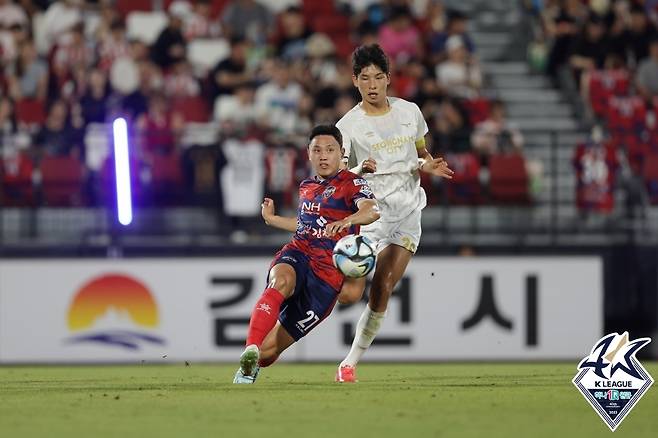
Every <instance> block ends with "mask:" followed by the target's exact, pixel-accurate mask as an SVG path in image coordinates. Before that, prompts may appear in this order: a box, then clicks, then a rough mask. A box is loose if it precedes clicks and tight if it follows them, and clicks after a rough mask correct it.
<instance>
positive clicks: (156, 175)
mask: <svg viewBox="0 0 658 438" xmlns="http://www.w3.org/2000/svg"><path fill="white" fill-rule="evenodd" d="M148 161H150V163H151V166H150V168H151V184H150V192H151V197H152V200H153V202H154V203H155V204H157V205H176V204H178V203H180V201H181V199H182V195H183V184H184V179H183V170H182V163H181V160H180V157H179V155H178V154H176V153H172V154H169V155H160V154H153V155H152V156H150V158H149V160H148Z"/></svg>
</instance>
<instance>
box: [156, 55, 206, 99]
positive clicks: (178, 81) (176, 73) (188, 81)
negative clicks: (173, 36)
mask: <svg viewBox="0 0 658 438" xmlns="http://www.w3.org/2000/svg"><path fill="white" fill-rule="evenodd" d="M164 91H165V93H166V94H167V96H169V97H173V98H176V97H193V96H198V95H199V93H200V92H201V87H200V86H199V81H197V79H196V78H195V77H194V74H193V73H192V66H191V65H190V63H189V62H187V61H186V60H185V59H183V60H179V61H178V62H176V63H175V64H173V65H172V67H171V68H170V69H169V71H168V72H167V73H166V74H165V76H164Z"/></svg>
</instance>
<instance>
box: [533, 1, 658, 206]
mask: <svg viewBox="0 0 658 438" xmlns="http://www.w3.org/2000/svg"><path fill="white" fill-rule="evenodd" d="M529 7H530V8H531V9H532V11H533V12H534V13H535V14H536V17H537V18H538V20H537V21H536V23H538V25H537V27H536V28H535V31H536V40H537V42H538V43H539V44H540V45H543V46H544V47H545V48H546V50H545V53H546V56H545V59H544V60H543V61H540V62H537V64H538V65H545V68H546V72H547V73H548V74H550V75H551V76H552V77H553V78H555V79H556V81H557V82H558V83H559V84H560V85H561V86H562V87H563V88H565V89H573V90H577V93H578V95H579V97H580V99H581V102H582V103H583V106H582V110H583V114H582V116H583V117H584V119H585V120H586V121H587V122H588V123H589V124H590V125H591V126H593V130H592V135H591V136H590V139H589V140H588V141H587V142H585V143H583V144H579V145H577V146H576V148H575V151H574V168H575V171H576V175H577V184H578V187H577V192H576V195H577V203H578V205H579V206H580V207H581V208H583V209H588V208H589V209H592V210H597V211H601V212H610V211H611V210H612V209H613V207H614V189H615V187H616V185H618V184H619V181H618V177H619V175H620V173H621V170H622V169H624V168H625V169H626V170H627V171H628V172H627V177H626V178H624V180H625V184H626V185H627V186H628V187H626V188H627V189H629V190H627V191H626V192H627V200H629V201H631V202H634V203H645V204H646V203H647V202H651V203H654V204H655V203H658V123H657V120H656V115H657V114H658V113H657V111H658V30H657V29H658V1H656V0H590V1H588V2H584V1H580V0H555V1H543V2H542V1H537V2H529ZM540 52H541V51H540ZM535 61H537V58H535Z"/></svg>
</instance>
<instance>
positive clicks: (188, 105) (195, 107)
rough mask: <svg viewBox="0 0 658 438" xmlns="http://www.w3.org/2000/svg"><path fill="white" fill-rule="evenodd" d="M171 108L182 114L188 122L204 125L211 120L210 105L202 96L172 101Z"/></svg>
mask: <svg viewBox="0 0 658 438" xmlns="http://www.w3.org/2000/svg"><path fill="white" fill-rule="evenodd" d="M171 108H172V109H175V110H176V111H178V112H180V113H181V115H182V116H183V118H184V119H185V121H186V122H197V123H203V122H207V121H208V120H210V110H209V109H208V104H207V103H206V101H205V100H204V99H203V98H202V97H201V96H191V97H179V98H177V99H174V100H173V101H172V103H171Z"/></svg>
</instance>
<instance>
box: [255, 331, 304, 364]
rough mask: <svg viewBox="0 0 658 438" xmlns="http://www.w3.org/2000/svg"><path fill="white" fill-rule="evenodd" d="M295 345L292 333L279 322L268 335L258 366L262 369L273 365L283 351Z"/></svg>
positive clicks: (262, 347) (261, 350) (261, 348)
mask: <svg viewBox="0 0 658 438" xmlns="http://www.w3.org/2000/svg"><path fill="white" fill-rule="evenodd" d="M294 343H295V339H294V338H293V337H292V336H290V333H288V331H287V330H286V329H285V328H284V327H283V326H282V325H281V323H280V322H277V323H276V325H275V326H274V328H273V329H272V331H270V332H269V333H268V334H267V337H265V340H264V341H263V344H262V345H261V347H260V357H259V359H258V366H259V367H261V368H265V367H268V366H270V365H272V364H273V363H274V362H275V361H276V360H277V359H278V358H279V355H280V354H281V353H283V351H284V350H285V349H286V348H288V347H290V346H291V345H292V344H294Z"/></svg>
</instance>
